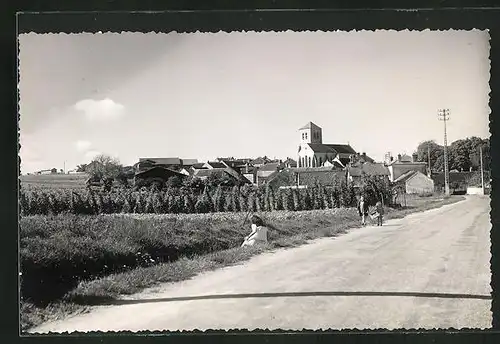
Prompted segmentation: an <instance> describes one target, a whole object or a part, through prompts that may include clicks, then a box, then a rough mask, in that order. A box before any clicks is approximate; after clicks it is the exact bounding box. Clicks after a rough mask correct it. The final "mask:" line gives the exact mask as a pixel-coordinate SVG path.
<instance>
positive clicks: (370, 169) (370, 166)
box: [347, 162, 390, 177]
mask: <svg viewBox="0 0 500 344" xmlns="http://www.w3.org/2000/svg"><path fill="white" fill-rule="evenodd" d="M347 170H348V171H349V174H350V175H351V176H353V177H360V176H361V175H362V174H363V173H364V174H366V175H369V176H389V175H390V173H389V169H388V168H387V167H386V166H384V164H377V163H369V162H365V163H363V164H357V165H354V166H350V167H348V168H347Z"/></svg>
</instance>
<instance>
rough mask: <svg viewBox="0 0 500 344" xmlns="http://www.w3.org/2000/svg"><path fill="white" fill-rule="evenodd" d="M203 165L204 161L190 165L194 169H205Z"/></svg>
mask: <svg viewBox="0 0 500 344" xmlns="http://www.w3.org/2000/svg"><path fill="white" fill-rule="evenodd" d="M203 165H205V164H204V163H202V162H199V163H197V164H193V165H191V168H194V169H198V170H204V169H207V168H206V167H203Z"/></svg>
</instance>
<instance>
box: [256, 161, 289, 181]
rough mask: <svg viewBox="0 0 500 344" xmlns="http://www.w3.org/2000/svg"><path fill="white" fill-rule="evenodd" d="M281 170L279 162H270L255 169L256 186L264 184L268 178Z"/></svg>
mask: <svg viewBox="0 0 500 344" xmlns="http://www.w3.org/2000/svg"><path fill="white" fill-rule="evenodd" d="M282 168H283V163H281V162H270V163H267V164H265V165H263V166H261V167H259V168H257V169H256V173H257V174H256V182H257V185H262V184H265V183H266V181H267V179H268V178H269V176H271V175H272V174H273V173H275V172H278V171H279V170H281V169H282Z"/></svg>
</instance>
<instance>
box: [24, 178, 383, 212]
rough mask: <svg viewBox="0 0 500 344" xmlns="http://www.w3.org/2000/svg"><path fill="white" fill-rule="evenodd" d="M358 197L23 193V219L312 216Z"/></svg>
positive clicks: (378, 186)
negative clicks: (221, 214)
mask: <svg viewBox="0 0 500 344" xmlns="http://www.w3.org/2000/svg"><path fill="white" fill-rule="evenodd" d="M360 192H362V193H363V194H365V195H366V196H367V198H368V199H369V201H370V202H371V203H374V202H376V200H378V199H380V198H381V197H384V199H389V197H390V192H391V191H390V187H389V185H388V184H387V183H384V182H382V181H378V180H374V179H367V180H366V181H365V183H364V185H363V186H362V187H361V189H360ZM355 204H356V191H355V189H354V186H353V185H352V184H351V183H347V182H339V183H338V185H336V186H335V187H332V188H327V187H324V186H323V185H321V184H319V183H316V184H315V185H314V186H313V187H311V188H307V189H278V190H273V189H272V188H270V187H268V186H267V187H263V188H254V187H251V186H248V185H245V186H243V187H239V186H233V187H224V186H221V185H219V186H217V187H214V188H209V187H205V188H204V190H203V192H201V193H200V194H197V193H196V192H195V191H194V190H192V189H190V188H186V187H180V188H173V187H170V188H168V189H166V190H165V191H163V190H158V189H156V188H151V189H149V190H148V191H131V190H127V189H122V190H120V191H111V192H104V191H93V190H91V189H88V190H85V191H68V190H51V191H42V190H21V194H20V208H21V214H22V215H25V216H27V215H56V214H63V213H69V214H87V215H96V214H114V213H136V214H167V213H174V214H177V213H210V212H239V211H244V212H246V211H274V210H288V211H299V210H313V209H333V208H341V207H352V206H354V205H355Z"/></svg>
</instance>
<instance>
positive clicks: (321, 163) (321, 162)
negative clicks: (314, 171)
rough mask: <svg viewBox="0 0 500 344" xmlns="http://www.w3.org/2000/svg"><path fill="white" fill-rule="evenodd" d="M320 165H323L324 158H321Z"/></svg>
mask: <svg viewBox="0 0 500 344" xmlns="http://www.w3.org/2000/svg"><path fill="white" fill-rule="evenodd" d="M319 166H323V158H321V157H320V158H319Z"/></svg>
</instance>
